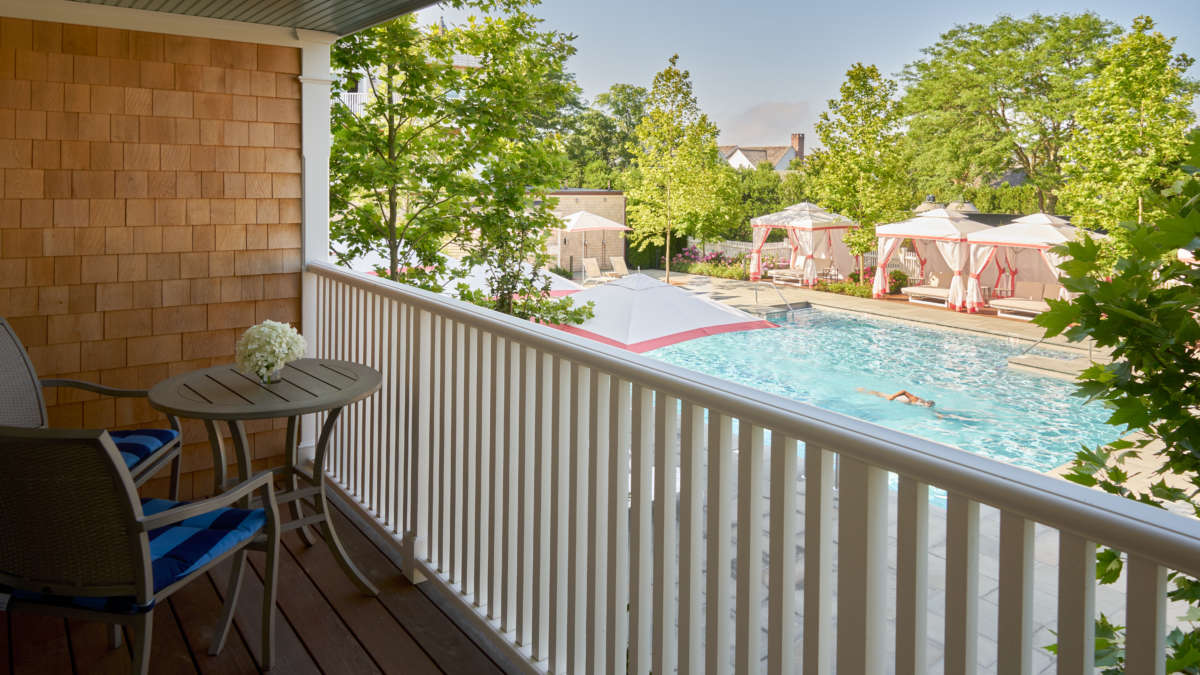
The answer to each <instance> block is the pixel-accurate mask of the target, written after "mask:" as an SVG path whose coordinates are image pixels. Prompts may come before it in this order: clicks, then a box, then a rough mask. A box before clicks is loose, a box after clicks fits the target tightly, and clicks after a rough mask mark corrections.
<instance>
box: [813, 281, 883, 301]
mask: <svg viewBox="0 0 1200 675" xmlns="http://www.w3.org/2000/svg"><path fill="white" fill-rule="evenodd" d="M816 289H817V290H818V291H826V292H829V293H840V294H842V295H853V296H855V297H859V298H869V297H871V287H870V286H868V285H866V284H857V283H854V282H852V281H851V282H846V281H835V282H828V281H819V282H817V286H816Z"/></svg>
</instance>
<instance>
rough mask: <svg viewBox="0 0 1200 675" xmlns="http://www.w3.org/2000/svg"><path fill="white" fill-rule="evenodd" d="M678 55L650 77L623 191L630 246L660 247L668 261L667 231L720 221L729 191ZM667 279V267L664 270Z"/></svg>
mask: <svg viewBox="0 0 1200 675" xmlns="http://www.w3.org/2000/svg"><path fill="white" fill-rule="evenodd" d="M678 63H679V55H678V54H676V55H674V56H672V57H671V58H670V60H669V64H668V66H667V68H665V69H664V70H662V71H661V72H659V73H658V74H656V75H655V76H654V84H653V86H652V87H651V88H650V93H649V95H648V96H647V99H646V112H645V114H644V115H643V117H642V119H641V121H640V122H639V123H638V125H637V128H636V131H635V135H636V141H635V143H634V147H633V149H632V150H633V154H634V156H635V158H636V162H637V168H638V170H637V171H636V172H634V174H635V175H634V176H632V179H633V181H634V183H633V185H632V186H631V188H630V189H629V194H628V197H629V209H628V211H629V221H630V224H631V225H632V226H633V232H632V235H631V240H632V243H633V244H635V245H636V246H638V247H639V249H644V248H646V246H648V245H659V246H664V245H665V246H666V258H667V260H668V261H669V260H670V258H671V244H670V241H671V230H672V228H673V227H675V226H676V225H678V226H680V228H681V229H682V230H683V231H685V232H689V231H690V232H695V231H696V228H698V227H700V226H702V225H704V224H707V225H708V226H709V227H711V226H712V222H713V221H715V220H717V219H720V218H722V217H728V216H727V215H723V214H722V209H723V208H724V207H725V206H727V204H728V202H727V200H728V199H729V198H730V197H731V196H732V194H733V192H732V191H731V190H728V189H722V188H723V187H727V186H728V183H727V180H725V179H723V178H722V173H721V171H720V169H721V164H722V161H721V159H720V156H719V155H718V153H717V126H716V125H715V124H713V123H712V122H711V121H709V119H708V116H707V115H705V114H703V113H702V112H700V107H699V105H698V104H697V103H696V96H695V94H694V93H693V92H692V81H691V74H690V73H689V72H688V71H686V70H681V69H680V68H679V67H678ZM666 268H667V279H668V281H669V280H670V277H671V270H670V265H666Z"/></svg>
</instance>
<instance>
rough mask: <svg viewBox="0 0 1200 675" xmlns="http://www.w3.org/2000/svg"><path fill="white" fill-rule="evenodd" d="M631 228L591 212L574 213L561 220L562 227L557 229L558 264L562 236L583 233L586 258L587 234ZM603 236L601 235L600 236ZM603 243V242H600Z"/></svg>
mask: <svg viewBox="0 0 1200 675" xmlns="http://www.w3.org/2000/svg"><path fill="white" fill-rule="evenodd" d="M630 229H633V228H629V227H626V226H624V225H622V224H621V223H618V222H617V221H615V220H610V219H608V218H605V217H604V216H601V215H597V214H595V213H592V212H591V211H576V212H575V213H572V214H571V215H569V216H567V217H566V218H563V226H562V227H561V228H559V229H558V232H559V240H558V250H559V261H558V262H559V264H560V265H561V264H562V235H563V234H564V233H566V234H573V233H575V232H581V233H583V234H582V235H581V236H582V237H583V255H584V256H587V233H588V232H623V231H625V230H630ZM601 236H603V235H601ZM601 241H603V240H601Z"/></svg>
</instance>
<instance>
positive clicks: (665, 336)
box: [557, 274, 775, 353]
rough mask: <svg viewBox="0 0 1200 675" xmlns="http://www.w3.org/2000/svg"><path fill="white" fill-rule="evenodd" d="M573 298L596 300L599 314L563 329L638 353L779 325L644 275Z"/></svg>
mask: <svg viewBox="0 0 1200 675" xmlns="http://www.w3.org/2000/svg"><path fill="white" fill-rule="evenodd" d="M572 299H573V300H574V301H575V304H576V305H582V304H584V303H586V302H589V301H591V302H593V303H595V309H594V312H595V316H593V317H592V318H591V319H589V320H587V321H585V322H584V323H582V324H580V325H578V326H557V327H558V328H560V329H562V330H564V331H567V332H568V333H574V334H575V335H581V336H583V337H587V338H591V339H593V340H596V341H598V342H603V343H604V344H608V345H612V346H614V347H621V348H622V349H628V350H630V351H633V352H638V353H641V352H645V351H649V350H651V349H658V348H659V347H665V346H667V345H672V344H675V343H676V342H683V341H684V340H691V339H693V338H698V337H704V336H705V335H716V334H718V333H728V332H732V331H739V330H751V329H755V328H771V327H774V325H775V324H773V323H771V322H770V321H764V320H762V319H759V318H757V317H755V316H752V315H750V314H747V313H746V312H743V311H741V310H740V309H734V308H733V307H730V306H728V305H723V304H721V303H719V302H717V301H715V300H710V299H709V298H707V297H705V296H703V295H699V294H696V293H692V292H691V291H686V290H684V289H682V288H679V287H677V286H671V285H669V284H665V283H663V282H661V281H659V280H657V279H652V278H650V277H648V276H646V275H644V274H630V275H628V276H625V277H622V278H620V279H616V280H614V281H610V282H609V283H607V284H602V285H600V286H595V287H593V288H589V289H587V290H585V291H581V292H579V293H577V294H575V295H574V296H572Z"/></svg>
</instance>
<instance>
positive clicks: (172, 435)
mask: <svg viewBox="0 0 1200 675" xmlns="http://www.w3.org/2000/svg"><path fill="white" fill-rule="evenodd" d="M108 435H109V436H112V439H113V443H116V444H117V450H120V451H121V459H124V460H125V466H126V468H130V469H132V468H133V467H135V466H137V465H138V464H140V463H141V462H142V461H143V460H144V459H146V458H147V457H149V456H150V455H153V454H154V453H155V452H157V451H158V449H159V448H161V447H162V446H164V445H166V444H167V443H170V442H171V441H173V440H175V439H176V438H179V432H178V431H175V430H174V429H129V430H125V431H110V432H108Z"/></svg>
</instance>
